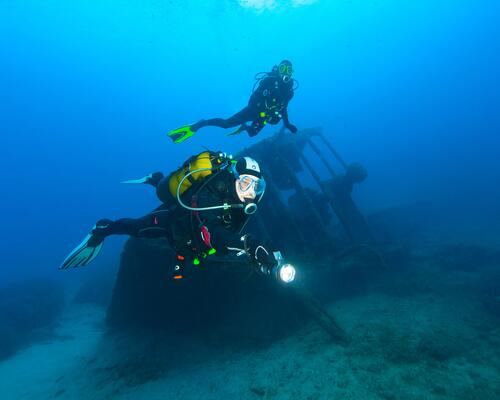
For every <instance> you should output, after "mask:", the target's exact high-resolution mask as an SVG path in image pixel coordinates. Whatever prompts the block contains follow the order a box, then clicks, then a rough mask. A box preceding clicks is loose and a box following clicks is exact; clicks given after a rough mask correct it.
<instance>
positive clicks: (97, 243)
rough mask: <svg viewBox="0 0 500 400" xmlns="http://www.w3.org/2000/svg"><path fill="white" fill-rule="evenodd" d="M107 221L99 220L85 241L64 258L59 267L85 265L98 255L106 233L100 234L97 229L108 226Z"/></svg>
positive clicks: (67, 267) (66, 267)
mask: <svg viewBox="0 0 500 400" xmlns="http://www.w3.org/2000/svg"><path fill="white" fill-rule="evenodd" d="M105 221H106V220H103V221H99V222H98V223H97V224H96V225H95V226H94V228H93V229H92V232H91V233H89V234H88V235H87V236H86V237H85V239H83V242H81V243H80V244H79V245H78V246H76V247H75V248H74V249H73V251H72V252H71V253H69V255H68V256H67V257H66V258H65V259H64V261H63V262H62V264H61V266H60V267H59V269H69V268H76V267H83V266H85V265H87V264H88V263H90V262H91V261H92V260H93V259H94V258H96V257H97V255H98V254H99V252H100V251H101V248H102V243H103V242H104V235H102V234H98V233H97V232H96V231H97V230H98V229H105V228H107V227H108V225H109V224H107V222H105Z"/></svg>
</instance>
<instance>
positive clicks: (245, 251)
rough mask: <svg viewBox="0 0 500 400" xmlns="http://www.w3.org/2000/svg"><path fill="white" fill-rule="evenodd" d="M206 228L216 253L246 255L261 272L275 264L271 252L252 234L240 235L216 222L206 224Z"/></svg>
mask: <svg viewBox="0 0 500 400" xmlns="http://www.w3.org/2000/svg"><path fill="white" fill-rule="evenodd" d="M207 228H208V230H209V232H210V244H211V246H212V247H213V248H214V249H215V250H216V251H217V253H220V254H231V253H233V254H236V255H246V256H248V257H249V258H250V262H251V263H252V264H254V265H255V266H256V267H257V268H259V270H260V271H262V272H264V269H266V271H267V269H268V268H269V269H272V268H273V267H274V266H275V264H276V260H275V259H274V256H273V252H272V251H271V250H270V249H269V248H268V247H266V246H265V245H264V244H263V243H262V242H261V241H260V240H258V239H257V238H255V237H254V236H253V235H241V234H239V233H235V232H231V231H229V230H227V229H225V228H224V227H222V226H220V225H216V224H214V225H212V226H210V224H208V225H207Z"/></svg>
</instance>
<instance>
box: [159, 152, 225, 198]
mask: <svg viewBox="0 0 500 400" xmlns="http://www.w3.org/2000/svg"><path fill="white" fill-rule="evenodd" d="M216 160H217V156H216V155H215V154H214V153H212V152H210V151H204V152H203V153H200V154H198V155H197V156H193V157H191V158H190V159H189V160H188V161H186V162H185V163H184V165H183V166H182V167H181V168H180V169H179V170H177V171H175V172H172V174H171V175H170V177H169V179H168V189H169V191H170V194H171V195H172V197H174V198H176V197H177V187H178V186H179V183H180V182H181V181H182V180H183V179H184V177H185V176H186V175H187V174H189V173H190V172H192V171H196V170H198V169H202V170H201V171H198V172H193V173H191V174H190V176H188V177H187V179H184V181H183V182H182V185H181V187H180V189H179V194H181V195H182V194H183V193H184V192H186V191H187V190H188V189H189V188H190V187H191V186H193V184H194V183H196V182H197V181H200V180H202V179H203V178H205V177H207V176H209V175H211V174H212V173H213V169H214V167H215V166H216ZM213 162H214V163H213ZM205 168H206V169H205Z"/></svg>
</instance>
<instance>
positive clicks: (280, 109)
mask: <svg viewBox="0 0 500 400" xmlns="http://www.w3.org/2000/svg"><path fill="white" fill-rule="evenodd" d="M292 74H293V67H292V63H291V62H290V61H288V60H283V61H281V62H280V63H279V65H275V66H274V67H273V69H272V71H271V72H261V73H259V74H257V75H256V76H255V79H256V82H255V85H254V90H253V92H252V95H251V96H250V100H249V101H248V105H247V106H246V107H245V108H243V109H242V110H241V111H238V112H237V113H236V114H234V115H233V116H232V117H229V118H226V119H224V118H212V119H202V120H200V121H198V122H196V123H194V124H191V125H186V126H182V127H180V128H178V129H174V130H172V131H170V132H169V133H168V136H169V137H170V138H171V139H172V140H173V141H174V143H181V142H183V141H184V140H186V139H188V138H190V137H191V136H193V135H194V133H195V132H196V131H197V130H199V129H201V128H203V127H205V126H218V127H220V128H232V127H235V126H238V125H239V127H238V128H237V129H236V130H235V131H233V132H232V133H230V134H229V135H237V134H239V133H241V132H244V131H246V132H247V133H248V135H249V136H250V137H253V136H256V135H257V134H258V133H259V132H260V131H261V130H262V128H264V126H265V125H267V124H272V125H276V124H277V123H279V122H280V121H281V120H283V124H284V126H285V127H286V128H287V129H289V130H290V131H291V132H292V133H295V132H297V127H296V126H295V125H293V124H291V123H290V121H289V120H288V103H289V102H290V100H291V99H292V97H293V95H294V90H295V89H296V83H297V81H296V80H295V79H293V78H292ZM255 86H257V88H255ZM248 122H250V125H248V124H247V123H248Z"/></svg>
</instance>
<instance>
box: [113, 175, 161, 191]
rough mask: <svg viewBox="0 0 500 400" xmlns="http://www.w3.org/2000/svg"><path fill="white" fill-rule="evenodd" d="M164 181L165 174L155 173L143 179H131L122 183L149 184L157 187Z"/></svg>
mask: <svg viewBox="0 0 500 400" xmlns="http://www.w3.org/2000/svg"><path fill="white" fill-rule="evenodd" d="M162 179H163V174H162V173H161V172H153V173H152V174H149V175H146V176H144V177H142V178H139V179H129V180H127V181H122V182H120V183H130V184H147V185H152V186H154V187H156V186H157V185H158V183H159V182H160V181H161V180H162Z"/></svg>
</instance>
